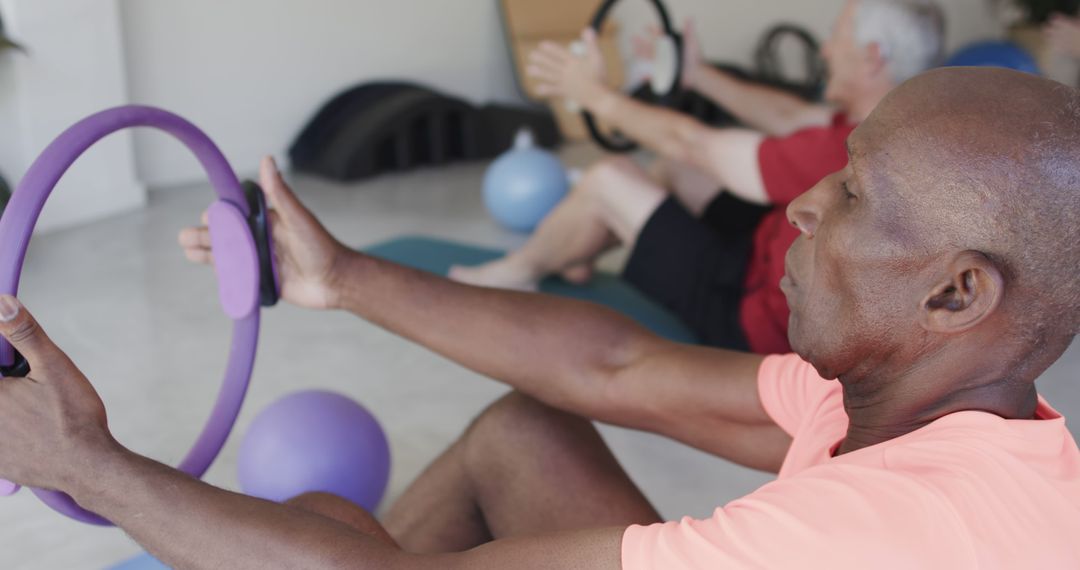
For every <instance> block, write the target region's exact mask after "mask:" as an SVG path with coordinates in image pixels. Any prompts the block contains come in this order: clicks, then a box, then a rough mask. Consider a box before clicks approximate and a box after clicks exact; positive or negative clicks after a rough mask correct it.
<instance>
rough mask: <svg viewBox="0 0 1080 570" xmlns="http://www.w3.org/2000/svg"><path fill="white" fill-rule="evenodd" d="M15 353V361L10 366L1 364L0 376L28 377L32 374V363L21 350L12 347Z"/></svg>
mask: <svg viewBox="0 0 1080 570" xmlns="http://www.w3.org/2000/svg"><path fill="white" fill-rule="evenodd" d="M11 350H12V351H14V353H15V361H14V362H13V363H11V365H9V366H0V376H3V377H4V378H26V377H27V376H29V375H30V363H29V362H27V361H26V358H25V357H23V355H22V354H19V351H17V350H15V349H14V348H12V349H11Z"/></svg>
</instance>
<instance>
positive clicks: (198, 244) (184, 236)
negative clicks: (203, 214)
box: [177, 226, 212, 249]
mask: <svg viewBox="0 0 1080 570" xmlns="http://www.w3.org/2000/svg"><path fill="white" fill-rule="evenodd" d="M177 241H179V242H180V247H182V248H184V249H188V248H205V249H209V248H210V247H211V245H212V244H211V242H210V228H207V227H205V226H203V227H199V228H184V229H182V230H180V236H179V237H178V238H177Z"/></svg>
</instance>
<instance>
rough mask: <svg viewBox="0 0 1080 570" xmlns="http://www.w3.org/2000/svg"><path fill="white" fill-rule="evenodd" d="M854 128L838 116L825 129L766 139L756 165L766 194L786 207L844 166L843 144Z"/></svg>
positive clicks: (806, 130)
mask: <svg viewBox="0 0 1080 570" xmlns="http://www.w3.org/2000/svg"><path fill="white" fill-rule="evenodd" d="M852 129H853V127H851V126H850V125H848V124H846V120H845V119H843V118H842V117H841V116H838V117H836V118H834V120H833V124H832V125H830V126H828V127H813V128H809V129H803V130H801V131H798V132H796V133H794V134H791V135H788V136H786V137H769V138H766V139H765V140H764V141H762V143H761V146H759V147H758V166H759V167H760V168H761V178H762V181H763V182H764V183H765V193H766V194H768V195H769V200H771V201H772V203H773V204H775V205H777V206H786V205H788V204H790V203H791V202H792V201H794V200H795V198H798V197H799V196H800V195H802V193H803V192H806V191H807V190H809V189H810V188H813V187H814V185H815V184H817V183H818V182H820V181H821V179H822V178H825V177H826V176H828V175H830V174H832V173H833V172H836V171H838V170H842V169H843V168H844V167H845V166H847V161H848V160H847V149H846V147H845V146H844V141H845V140H847V136H848V135H849V134H851V131H852Z"/></svg>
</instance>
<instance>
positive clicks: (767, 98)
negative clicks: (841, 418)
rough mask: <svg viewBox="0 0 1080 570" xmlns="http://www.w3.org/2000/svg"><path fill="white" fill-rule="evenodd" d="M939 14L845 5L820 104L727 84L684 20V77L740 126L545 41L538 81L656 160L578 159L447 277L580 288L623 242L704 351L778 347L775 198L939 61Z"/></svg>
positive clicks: (778, 206) (781, 234) (829, 45)
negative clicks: (532, 215) (550, 196)
mask: <svg viewBox="0 0 1080 570" xmlns="http://www.w3.org/2000/svg"><path fill="white" fill-rule="evenodd" d="M944 27H945V26H944V17H943V14H942V11H941V9H940V7H939V6H938V5H937V4H936V3H935V2H933V1H931V0H849V1H848V2H847V3H846V4H845V5H844V8H843V10H842V12H841V13H840V15H839V17H838V18H837V21H836V24H835V27H834V29H833V31H832V34H831V36H830V37H829V39H828V41H827V42H826V43H825V44H824V45H823V47H822V55H823V57H824V59H825V61H826V64H827V66H828V71H829V79H828V83H827V85H826V89H825V96H824V99H825V103H824V104H819V103H813V102H808V101H805V100H803V99H800V98H798V97H796V96H794V95H791V94H789V93H787V92H784V91H781V90H777V89H774V88H770V87H765V86H761V85H758V84H754V83H750V82H746V81H743V80H740V79H738V78H736V77H734V76H732V75H729V74H727V73H725V72H723V71H720V70H717V69H715V68H713V67H712V66H710V65H708V64H706V63H704V62H703V60H702V58H701V57H700V53H698V47H697V44H698V42H697V40H696V38H695V37H694V33H693V29H692V28H691V27H690V26H687V34H686V35H687V38H686V40H687V41H686V42H685V45H686V46H687V57H686V58H685V60H686V65H685V67H684V69H683V77H682V81H683V83H684V85H685V86H686V87H688V88H691V89H694V90H696V91H698V92H699V93H701V94H703V95H705V96H706V97H709V98H710V99H712V100H714V101H715V102H716V103H717V104H719V105H721V106H722V107H724V108H726V109H727V110H729V111H730V112H731V113H732V114H733V115H735V116H736V117H737V118H738V119H739V120H740V122H741V123H742V124H743V125H746V127H745V128H714V127H711V126H709V125H706V124H703V123H701V122H699V121H698V120H696V119H694V118H692V117H690V116H687V115H684V114H681V113H678V112H676V111H672V110H668V109H664V108H661V107H656V106H650V105H647V104H644V103H641V102H639V101H635V100H633V99H631V98H630V97H627V96H625V95H624V94H622V93H619V92H617V91H614V90H612V89H610V88H608V87H606V86H605V84H604V82H603V69H602V64H601V58H600V53H599V50H598V48H597V45H596V39H595V37H594V36H593V35H592V34H591V33H590V32H589V31H588V30H587V31H586V32H585V34H584V35H583V40H584V42H585V44H586V45H587V46H588V50H587V53H586V55H585V56H584V57H578V56H574V55H572V54H571V53H570V52H569V51H568V50H567V49H566V48H565V47H563V46H560V45H556V44H552V43H547V44H544V45H542V46H541V47H540V48H538V49H537V50H536V51H535V52H534V53H533V54H531V57H530V68H529V73H530V74H532V75H534V76H535V77H537V78H538V79H540V80H541V82H542V88H543V89H544V90H545V91H546V92H548V93H550V94H552V95H556V96H562V97H567V98H569V99H572V100H574V101H577V102H578V103H580V104H581V105H582V106H583V107H584V108H586V109H588V110H589V111H590V112H592V113H593V114H594V115H596V116H597V117H599V119H600V120H601V121H602V122H603V123H606V124H608V125H611V126H613V127H615V128H617V129H618V130H619V131H621V132H622V133H624V134H626V135H628V136H629V137H631V138H633V139H635V140H637V141H638V142H639V143H640V144H641V145H642V146H643V147H645V148H647V149H649V150H651V151H652V152H653V153H655V154H656V155H657V156H658V157H659V160H657V161H656V162H655V163H654V164H653V166H652V167H651V168H650V171H649V172H647V171H646V170H645V169H643V168H642V167H641V166H639V165H638V164H637V163H636V162H634V161H633V160H631V159H629V158H624V157H611V158H607V159H604V160H602V161H600V162H598V163H597V164H595V165H593V166H592V167H590V168H589V169H588V170H587V171H586V173H585V175H584V176H583V177H582V178H581V179H580V181H579V183H578V184H577V185H576V187H575V188H574V191H573V192H571V194H570V195H569V196H568V197H567V199H565V200H564V201H563V202H562V203H561V204H560V205H559V206H558V207H557V208H556V209H555V210H554V211H553V212H552V213H551V214H550V215H549V216H548V217H547V218H546V219H545V220H544V221H543V222H542V224H541V225H540V227H539V228H538V229H537V231H536V233H535V234H534V235H533V236H532V237H531V238H530V240H529V241H528V242H527V243H526V244H525V245H524V246H523V247H522V248H521V249H519V250H517V251H515V252H512V253H510V254H509V255H507V256H506V257H504V258H502V259H499V260H496V261H493V262H491V263H488V264H486V265H481V266H477V267H455V268H453V269H452V270H451V274H450V276H451V278H453V279H456V280H458V281H462V282H466V283H471V284H475V285H486V286H492V287H504V288H515V289H525V290H528V289H534V288H535V287H536V285H537V283H538V282H539V280H540V279H542V278H544V277H546V276H548V275H552V274H561V275H562V276H563V277H564V278H565V279H567V280H569V281H571V282H584V281H587V280H588V279H589V278H590V277H591V275H592V268H593V264H594V261H595V259H596V258H597V257H598V256H599V255H600V254H602V253H603V252H605V251H607V250H608V249H610V248H611V247H613V246H615V245H618V244H625V245H628V246H631V248H632V252H631V255H630V258H629V261H628V262H627V265H626V268H625V270H624V278H625V279H626V280H627V281H628V282H629V283H631V284H633V285H634V286H635V287H637V288H638V289H640V290H641V291H642V292H644V293H645V294H646V295H648V296H649V297H650V298H652V299H653V300H655V301H657V302H659V303H660V304H662V305H664V306H666V307H667V308H669V309H670V310H672V311H673V312H674V313H676V314H677V315H678V316H679V317H680V318H681V319H682V320H683V321H684V322H685V323H686V324H687V325H688V326H689V327H690V328H691V329H692V330H693V331H694V332H695V333H696V334H697V336H698V337H699V339H700V340H701V342H703V343H704V344H708V345H711V346H718V347H723V348H732V349H738V350H751V351H753V352H758V353H779V352H787V351H789V350H790V346H789V345H788V340H787V325H788V307H787V304H786V303H785V300H784V295H783V293H782V292H781V291H780V288H779V281H780V278H781V276H782V275H783V273H784V252H785V251H787V249H788V247H789V246H790V245H791V243H792V242H793V241H794V240H795V238H796V237H797V236H798V233H799V232H798V230H797V229H795V228H793V227H791V225H790V224H789V223H788V221H787V219H786V218H785V216H784V209H785V207H786V206H787V205H788V204H789V203H790V202H792V201H793V200H794V199H795V198H797V197H798V196H799V195H801V194H802V193H803V192H805V191H807V190H809V189H810V188H811V187H812V186H813V185H814V184H816V183H817V182H818V181H819V180H820V179H821V178H823V177H825V176H826V175H828V174H829V173H831V172H834V171H836V170H839V169H841V168H843V167H844V166H845V165H846V163H847V154H846V151H845V147H844V141H845V139H847V136H848V134H849V133H850V132H851V131H852V130H853V129H854V128H855V126H856V125H857V124H858V123H860V122H861V121H862V120H863V119H865V118H866V117H867V116H868V115H869V114H870V112H871V111H872V110H873V109H874V107H876V106H877V104H878V102H879V101H881V100H882V98H884V97H885V95H886V94H887V93H888V92H889V91H891V90H892V89H893V88H894V87H895V86H897V85H899V84H900V83H902V82H904V81H906V80H907V79H909V78H911V77H913V76H915V75H917V74H919V73H921V72H922V71H925V70H926V69H928V68H930V67H932V66H934V65H936V64H937V63H938V62H939V60H940V58H941V54H942V51H943V45H944Z"/></svg>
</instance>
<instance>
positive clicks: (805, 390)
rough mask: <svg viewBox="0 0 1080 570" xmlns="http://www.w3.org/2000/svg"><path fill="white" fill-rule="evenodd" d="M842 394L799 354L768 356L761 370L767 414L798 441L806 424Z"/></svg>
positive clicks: (761, 393)
mask: <svg viewBox="0 0 1080 570" xmlns="http://www.w3.org/2000/svg"><path fill="white" fill-rule="evenodd" d="M837 390H840V385H839V384H838V383H837V382H830V381H828V380H825V379H824V378H822V377H821V376H820V375H818V373H817V370H814V367H813V366H811V365H810V363H809V362H806V361H805V360H803V359H802V358H800V357H799V355H797V354H774V355H770V356H766V357H765V359H764V360H763V361H762V362H761V367H760V368H758V397H759V398H760V399H761V405H762V407H763V408H765V412H766V413H767V414H769V417H770V418H772V420H773V421H774V422H776V424H777V425H778V426H780V428H781V429H783V430H784V431H785V432H787V434H788V435H790V436H792V437H794V436H795V434H796V433H798V431H799V428H800V426H802V424H803V421H804V420H806V419H807V418H809V417H811V415H812V414H813V413H815V411H816V410H817V408H818V407H819V406H820V405H821V404H822V403H824V402H825V400H827V399H828V398H829V397H831V396H834V395H835V392H836V391H837Z"/></svg>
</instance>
